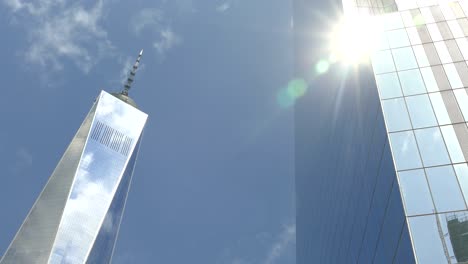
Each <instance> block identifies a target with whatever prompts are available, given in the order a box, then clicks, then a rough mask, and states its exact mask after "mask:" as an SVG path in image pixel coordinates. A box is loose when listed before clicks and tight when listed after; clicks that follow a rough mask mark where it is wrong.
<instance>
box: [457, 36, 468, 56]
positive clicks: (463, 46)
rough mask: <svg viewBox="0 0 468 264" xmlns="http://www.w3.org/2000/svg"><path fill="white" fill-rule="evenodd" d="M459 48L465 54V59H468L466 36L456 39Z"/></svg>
mask: <svg viewBox="0 0 468 264" xmlns="http://www.w3.org/2000/svg"><path fill="white" fill-rule="evenodd" d="M456 41H457V45H458V48H460V52H461V53H462V55H463V58H465V60H468V40H467V39H466V38H458V39H456Z"/></svg>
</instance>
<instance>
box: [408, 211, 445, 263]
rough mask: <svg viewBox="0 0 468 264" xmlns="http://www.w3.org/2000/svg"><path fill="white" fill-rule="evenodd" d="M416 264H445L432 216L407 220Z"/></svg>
mask: <svg viewBox="0 0 468 264" xmlns="http://www.w3.org/2000/svg"><path fill="white" fill-rule="evenodd" d="M408 222H409V226H410V232H411V237H412V240H413V244H414V249H415V252H416V258H417V259H418V263H421V264H426V263H427V264H439V263H447V258H446V257H445V253H444V249H443V246H442V240H441V239H440V235H439V229H438V227H437V222H436V219H435V216H434V215H427V216H418V217H410V218H408Z"/></svg>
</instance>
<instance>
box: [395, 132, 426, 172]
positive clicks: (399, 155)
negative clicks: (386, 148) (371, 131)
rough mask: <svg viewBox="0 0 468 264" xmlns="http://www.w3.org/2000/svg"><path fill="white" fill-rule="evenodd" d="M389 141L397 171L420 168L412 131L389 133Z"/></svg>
mask: <svg viewBox="0 0 468 264" xmlns="http://www.w3.org/2000/svg"><path fill="white" fill-rule="evenodd" d="M389 139H390V144H391V146H392V153H393V158H394V160H395V164H396V167H397V170H408V169H416V168H421V167H422V164H421V159H420V158H419V153H418V148H417V146H416V141H415V140H414V135H413V131H405V132H399V133H390V134H389Z"/></svg>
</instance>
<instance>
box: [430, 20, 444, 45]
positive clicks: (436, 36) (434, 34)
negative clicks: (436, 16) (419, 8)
mask: <svg viewBox="0 0 468 264" xmlns="http://www.w3.org/2000/svg"><path fill="white" fill-rule="evenodd" d="M426 26H427V30H429V34H431V38H432V40H433V41H441V40H442V39H443V38H442V34H440V31H439V27H437V24H427V25H426Z"/></svg>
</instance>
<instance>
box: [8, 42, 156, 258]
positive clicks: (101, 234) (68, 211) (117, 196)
mask: <svg viewBox="0 0 468 264" xmlns="http://www.w3.org/2000/svg"><path fill="white" fill-rule="evenodd" d="M142 53H143V51H141V52H140V54H139V56H138V59H137V61H136V63H135V65H134V66H133V69H132V70H131V71H130V74H129V77H128V79H127V82H126V84H125V87H124V90H123V91H122V92H121V93H113V94H109V93H107V92H105V91H101V93H100V94H99V96H98V98H97V99H96V101H95V102H94V104H93V106H92V107H91V110H90V111H89V113H88V115H87V116H86V118H85V120H84V121H83V123H82V124H81V126H80V128H79V129H78V132H77V133H76V135H75V137H74V138H73V140H72V141H71V143H70V145H69V146H68V148H67V150H66V151H65V153H64V154H63V156H62V158H61V159H60V161H59V163H58V165H57V167H56V168H55V170H54V172H53V173H52V175H51V176H50V178H49V181H48V182H47V184H46V186H45V187H44V189H43V190H42V192H41V194H40V195H39V198H38V199H37V200H36V202H35V204H34V205H33V207H32V209H31V211H30V212H29V214H28V216H27V217H26V219H25V220H24V222H23V224H22V226H21V228H20V229H19V231H18V233H17V234H16V236H15V238H14V239H13V241H12V243H11V244H10V246H9V247H8V249H7V251H6V252H5V255H4V256H3V258H2V259H1V260H0V263H1V264H6V263H109V262H110V260H111V257H112V253H113V249H114V245H115V242H116V238H117V233H118V230H119V226H120V222H121V219H122V214H123V210H124V207H125V201H126V199H127V194H128V190H129V187H130V183H131V180H132V175H133V169H134V167H135V162H136V158H137V154H138V149H139V145H140V141H141V136H142V133H143V128H144V126H145V123H146V119H147V117H148V115H147V114H145V113H144V112H142V111H140V110H139V109H138V108H137V107H136V104H135V102H134V101H133V100H132V99H131V98H130V97H128V91H129V89H130V87H131V83H132V82H133V78H134V76H135V72H136V70H137V69H138V65H139V62H140V58H141V55H142Z"/></svg>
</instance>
